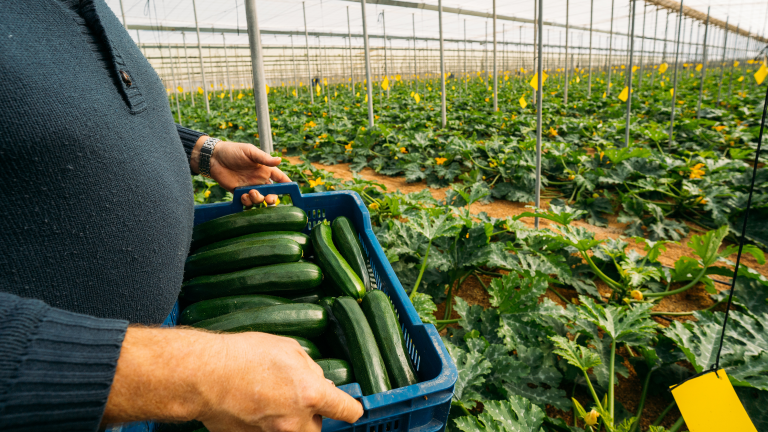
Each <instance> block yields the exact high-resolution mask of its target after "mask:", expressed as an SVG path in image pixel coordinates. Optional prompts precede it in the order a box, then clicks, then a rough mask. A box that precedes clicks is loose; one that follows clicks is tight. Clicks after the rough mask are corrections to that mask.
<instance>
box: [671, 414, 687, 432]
mask: <svg viewBox="0 0 768 432" xmlns="http://www.w3.org/2000/svg"><path fill="white" fill-rule="evenodd" d="M684 424H685V420H683V416H680V418H679V419H677V421H676V422H675V424H673V425H672V427H670V428H669V432H677V430H678V429H680V428H681V427H682V426H683V425H684Z"/></svg>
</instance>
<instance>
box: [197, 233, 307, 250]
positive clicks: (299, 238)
mask: <svg viewBox="0 0 768 432" xmlns="http://www.w3.org/2000/svg"><path fill="white" fill-rule="evenodd" d="M281 238H287V239H291V240H293V241H295V242H296V243H298V244H299V246H301V250H302V251H304V256H310V255H312V242H311V241H310V240H309V236H308V235H306V234H304V233H301V232H295V231H268V232H259V233H253V234H246V235H244V236H240V237H234V238H231V239H228V240H222V241H219V242H216V243H211V244H209V245H208V246H203V247H201V248H200V249H197V250H196V251H195V253H200V252H206V251H209V250H214V249H218V248H222V247H224V246H229V245H233V244H235V243H241V242H245V241H251V240H266V239H281Z"/></svg>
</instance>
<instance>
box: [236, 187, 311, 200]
mask: <svg viewBox="0 0 768 432" xmlns="http://www.w3.org/2000/svg"><path fill="white" fill-rule="evenodd" d="M252 189H256V190H257V191H259V193H260V194H262V195H263V196H267V195H270V194H275V195H290V196H291V200H292V201H293V202H294V203H297V204H298V203H300V202H301V201H302V198H301V190H300V189H299V184H298V183H296V182H290V183H272V184H265V185H254V186H243V187H239V188H235V190H234V191H233V192H232V202H233V203H237V204H240V197H242V196H243V195H245V194H246V193H248V192H249V191H250V190H252Z"/></svg>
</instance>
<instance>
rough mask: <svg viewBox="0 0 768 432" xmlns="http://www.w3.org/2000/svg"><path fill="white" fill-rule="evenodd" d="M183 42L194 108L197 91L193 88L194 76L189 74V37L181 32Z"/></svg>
mask: <svg viewBox="0 0 768 432" xmlns="http://www.w3.org/2000/svg"><path fill="white" fill-rule="evenodd" d="M181 40H182V41H183V42H184V62H185V63H186V64H187V83H189V95H190V98H191V99H192V106H195V89H194V87H193V86H192V74H191V73H190V72H189V55H187V37H186V35H185V34H184V32H181Z"/></svg>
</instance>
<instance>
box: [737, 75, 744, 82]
mask: <svg viewBox="0 0 768 432" xmlns="http://www.w3.org/2000/svg"><path fill="white" fill-rule="evenodd" d="M736 81H738V82H742V81H744V75H742V76H740V77H739V79H737V80H736Z"/></svg>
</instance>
